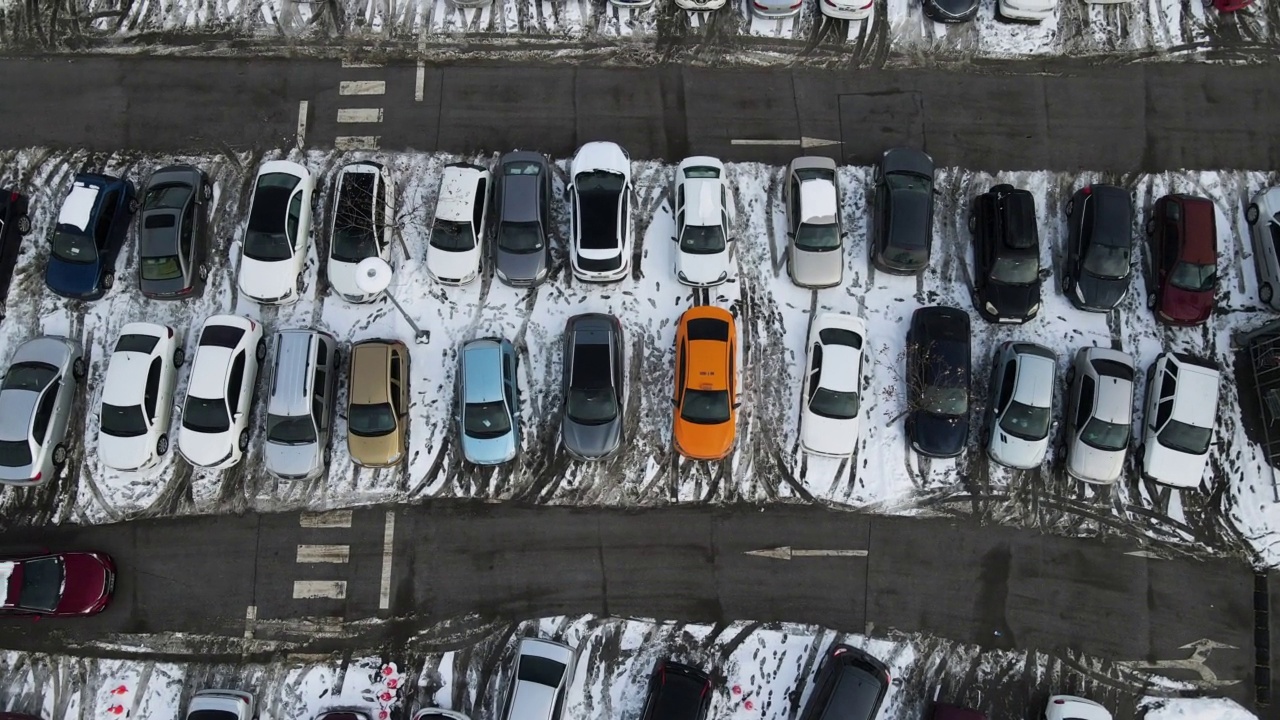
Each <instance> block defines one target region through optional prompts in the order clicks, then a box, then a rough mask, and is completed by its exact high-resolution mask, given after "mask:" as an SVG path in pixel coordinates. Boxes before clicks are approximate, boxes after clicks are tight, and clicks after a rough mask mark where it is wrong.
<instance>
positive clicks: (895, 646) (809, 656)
mask: <svg viewBox="0 0 1280 720" xmlns="http://www.w3.org/2000/svg"><path fill="white" fill-rule="evenodd" d="M524 636H537V637H547V638H552V639H557V640H561V641H563V642H566V643H568V644H570V645H572V646H574V647H576V648H577V650H578V658H579V660H578V664H577V668H576V672H575V674H574V677H573V680H572V683H571V685H570V687H569V692H568V694H567V696H566V701H565V708H564V717H566V718H606V717H609V718H612V717H622V718H635V717H638V716H639V713H640V710H641V708H642V706H643V702H644V698H645V692H646V683H647V680H648V675H649V673H650V672H651V671H652V669H653V667H654V664H655V663H656V662H657V661H658V660H660V659H673V660H677V661H680V662H686V663H690V664H693V665H696V666H699V667H702V668H703V669H705V670H707V671H708V673H709V674H710V675H711V677H712V679H713V681H714V683H715V690H714V695H713V697H712V700H711V708H710V713H709V716H710V717H714V718H734V719H742V720H745V719H746V718H751V719H753V720H787V718H790V717H793V716H794V714H795V712H796V710H797V709H798V708H799V707H801V706H802V705H803V703H804V702H805V701H806V699H807V694H808V689H809V685H810V682H809V679H810V678H812V677H813V675H814V674H815V673H816V671H817V668H818V665H819V663H820V662H821V659H822V656H823V654H824V653H825V652H826V650H827V649H828V648H830V647H831V646H832V645H833V644H835V643H838V642H844V643H848V644H850V645H853V646H855V647H860V648H862V649H865V650H866V651H868V652H870V653H871V654H872V655H874V656H876V657H878V658H880V659H881V660H883V661H884V662H885V663H886V664H887V665H888V666H889V668H890V672H891V674H892V677H893V678H894V682H893V684H892V686H891V687H890V689H889V692H888V695H887V697H886V699H885V703H884V705H883V706H882V709H881V711H880V715H879V717H880V718H881V719H882V720H895V719H902V720H906V719H907V718H912V719H915V718H921V717H925V712H926V710H927V709H928V707H929V706H930V704H931V703H932V702H933V701H934V700H935V699H937V700H940V701H943V702H949V703H954V704H960V705H966V706H969V707H975V708H978V709H981V710H983V711H985V712H986V713H987V715H988V717H991V718H993V719H994V718H1004V717H1030V716H1031V715H1032V711H1033V710H1035V709H1037V708H1033V707H1030V706H1029V705H1031V704H1037V705H1038V704H1042V703H1044V702H1045V701H1046V700H1047V698H1048V697H1049V696H1050V695H1051V694H1056V693H1066V694H1076V695H1080V696H1083V697H1088V698H1090V699H1092V700H1095V701H1097V702H1100V703H1102V704H1104V705H1105V706H1107V707H1109V708H1110V709H1111V710H1112V711H1113V712H1114V713H1115V716H1116V718H1117V719H1118V720H1124V719H1126V718H1131V717H1135V716H1141V715H1142V713H1143V712H1144V711H1145V712H1146V713H1147V715H1146V717H1147V718H1150V719H1151V720H1246V719H1247V718H1252V717H1254V716H1253V715H1252V714H1251V713H1249V712H1248V711H1246V710H1245V709H1243V708H1241V707H1240V706H1239V705H1237V704H1235V703H1233V702H1232V701H1230V700H1224V699H1207V698H1183V697H1179V695H1182V694H1184V693H1190V694H1191V695H1195V694H1196V693H1195V692H1194V691H1192V690H1189V688H1187V687H1185V686H1184V685H1183V684H1180V683H1178V682H1174V681H1170V680H1168V679H1166V678H1161V677H1156V676H1151V675H1147V674H1145V673H1141V672H1135V671H1133V670H1132V669H1129V668H1126V667H1125V666H1124V664H1123V663H1106V662H1101V661H1098V660H1096V659H1092V658H1087V657H1081V656H1077V655H1071V654H1067V655H1062V656H1056V655H1049V654H1045V653H1039V652H982V651H980V650H978V649H977V648H974V647H968V646H959V645H956V644H954V643H949V642H945V641H938V640H935V639H930V638H922V637H894V638H889V639H871V638H867V637H864V636H861V635H845V634H841V633H836V632H832V631H829V630H824V629H821V628H814V627H806V626H793V625H768V626H764V625H761V624H759V623H733V624H731V625H727V626H714V627H713V626H711V625H690V624H681V623H655V622H652V621H643V620H630V619H619V618H596V617H591V616H588V617H580V618H564V617H559V618H544V619H541V620H531V621H528V622H525V623H521V624H518V625H510V626H505V627H501V628H498V629H495V630H494V631H493V632H492V633H490V634H489V635H487V636H485V637H481V638H476V639H475V642H474V644H471V645H466V646H463V647H461V649H456V648H457V643H454V645H453V647H454V648H455V649H451V650H450V651H447V652H439V651H436V650H433V649H431V648H426V649H424V650H422V651H421V652H413V653H410V654H407V655H405V656H402V657H400V656H393V657H365V658H346V659H338V658H314V657H305V658H301V657H300V658H292V659H290V660H286V661H283V662H279V663H274V664H271V665H195V664H191V665H181V664H175V663H164V662H151V661H139V660H111V659H92V658H69V657H50V656H43V655H23V654H20V653H13V652H7V653H3V654H0V695H2V696H3V698H4V700H3V701H2V702H0V710H9V711H15V710H17V711H23V712H28V713H34V714H39V715H40V716H41V717H43V718H44V720H72V719H73V718H84V717H99V718H135V719H138V718H154V719H159V718H177V717H180V712H181V710H182V708H185V707H186V705H187V703H188V701H189V700H190V698H191V695H192V693H193V692H195V691H196V690H199V689H202V688H223V689H239V690H247V691H250V692H253V693H254V694H255V695H256V697H257V701H258V703H259V708H260V715H261V720H310V719H311V718H314V717H316V715H317V714H318V713H320V712H323V711H325V710H329V709H335V708H348V709H360V710H364V711H366V712H368V713H369V714H370V715H371V716H372V717H375V718H382V719H384V720H385V718H387V717H397V718H405V719H407V718H408V717H409V714H410V713H411V712H413V711H415V710H416V709H418V708H420V707H429V706H438V707H445V708H450V709H455V710H460V711H462V712H465V713H468V714H469V715H470V717H472V718H475V720H494V719H496V718H498V717H499V711H500V708H501V707H502V704H503V702H504V697H503V689H504V688H505V687H507V682H508V680H509V677H510V666H511V662H510V661H511V657H512V654H513V652H514V649H515V645H516V643H517V641H518V638H520V637H524ZM1041 707H1042V706H1041ZM382 713H386V714H385V715H384V714H382Z"/></svg>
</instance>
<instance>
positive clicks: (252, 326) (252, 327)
mask: <svg viewBox="0 0 1280 720" xmlns="http://www.w3.org/2000/svg"><path fill="white" fill-rule="evenodd" d="M257 327H258V323H256V322H254V321H252V320H249V329H250V330H256V329H257Z"/></svg>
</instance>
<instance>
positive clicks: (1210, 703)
mask: <svg viewBox="0 0 1280 720" xmlns="http://www.w3.org/2000/svg"><path fill="white" fill-rule="evenodd" d="M1144 704H1145V705H1146V709H1147V714H1146V715H1144V716H1143V720H1253V718H1255V717H1257V716H1256V715H1254V714H1253V713H1251V712H1249V711H1248V710H1245V709H1244V708H1242V707H1240V706H1239V705H1238V704H1236V703H1235V702H1234V701H1232V700H1228V699H1227V698H1173V699H1153V700H1151V701H1150V703H1149V704H1146V703H1144Z"/></svg>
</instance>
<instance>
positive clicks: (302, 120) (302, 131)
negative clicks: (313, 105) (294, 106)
mask: <svg viewBox="0 0 1280 720" xmlns="http://www.w3.org/2000/svg"><path fill="white" fill-rule="evenodd" d="M309 104H310V103H308V102H307V101H306V100H300V101H299V102H298V149H299V150H301V149H302V146H303V145H304V144H305V143H306V140H307V106H308V105H309Z"/></svg>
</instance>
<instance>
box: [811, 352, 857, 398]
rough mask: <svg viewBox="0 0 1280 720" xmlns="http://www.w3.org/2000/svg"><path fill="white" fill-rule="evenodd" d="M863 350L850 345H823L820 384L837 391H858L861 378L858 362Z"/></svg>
mask: <svg viewBox="0 0 1280 720" xmlns="http://www.w3.org/2000/svg"><path fill="white" fill-rule="evenodd" d="M861 357H862V351H861V350H859V349H855V348H852V347H849V346H848V345H829V344H824V345H823V346H822V376H821V377H820V378H819V379H818V386H819V387H824V388H827V389H829V390H835V391H836V392H857V391H858V387H859V384H860V382H859V381H860V380H861V378H859V377H858V372H857V368H858V363H859V362H860V361H861Z"/></svg>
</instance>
